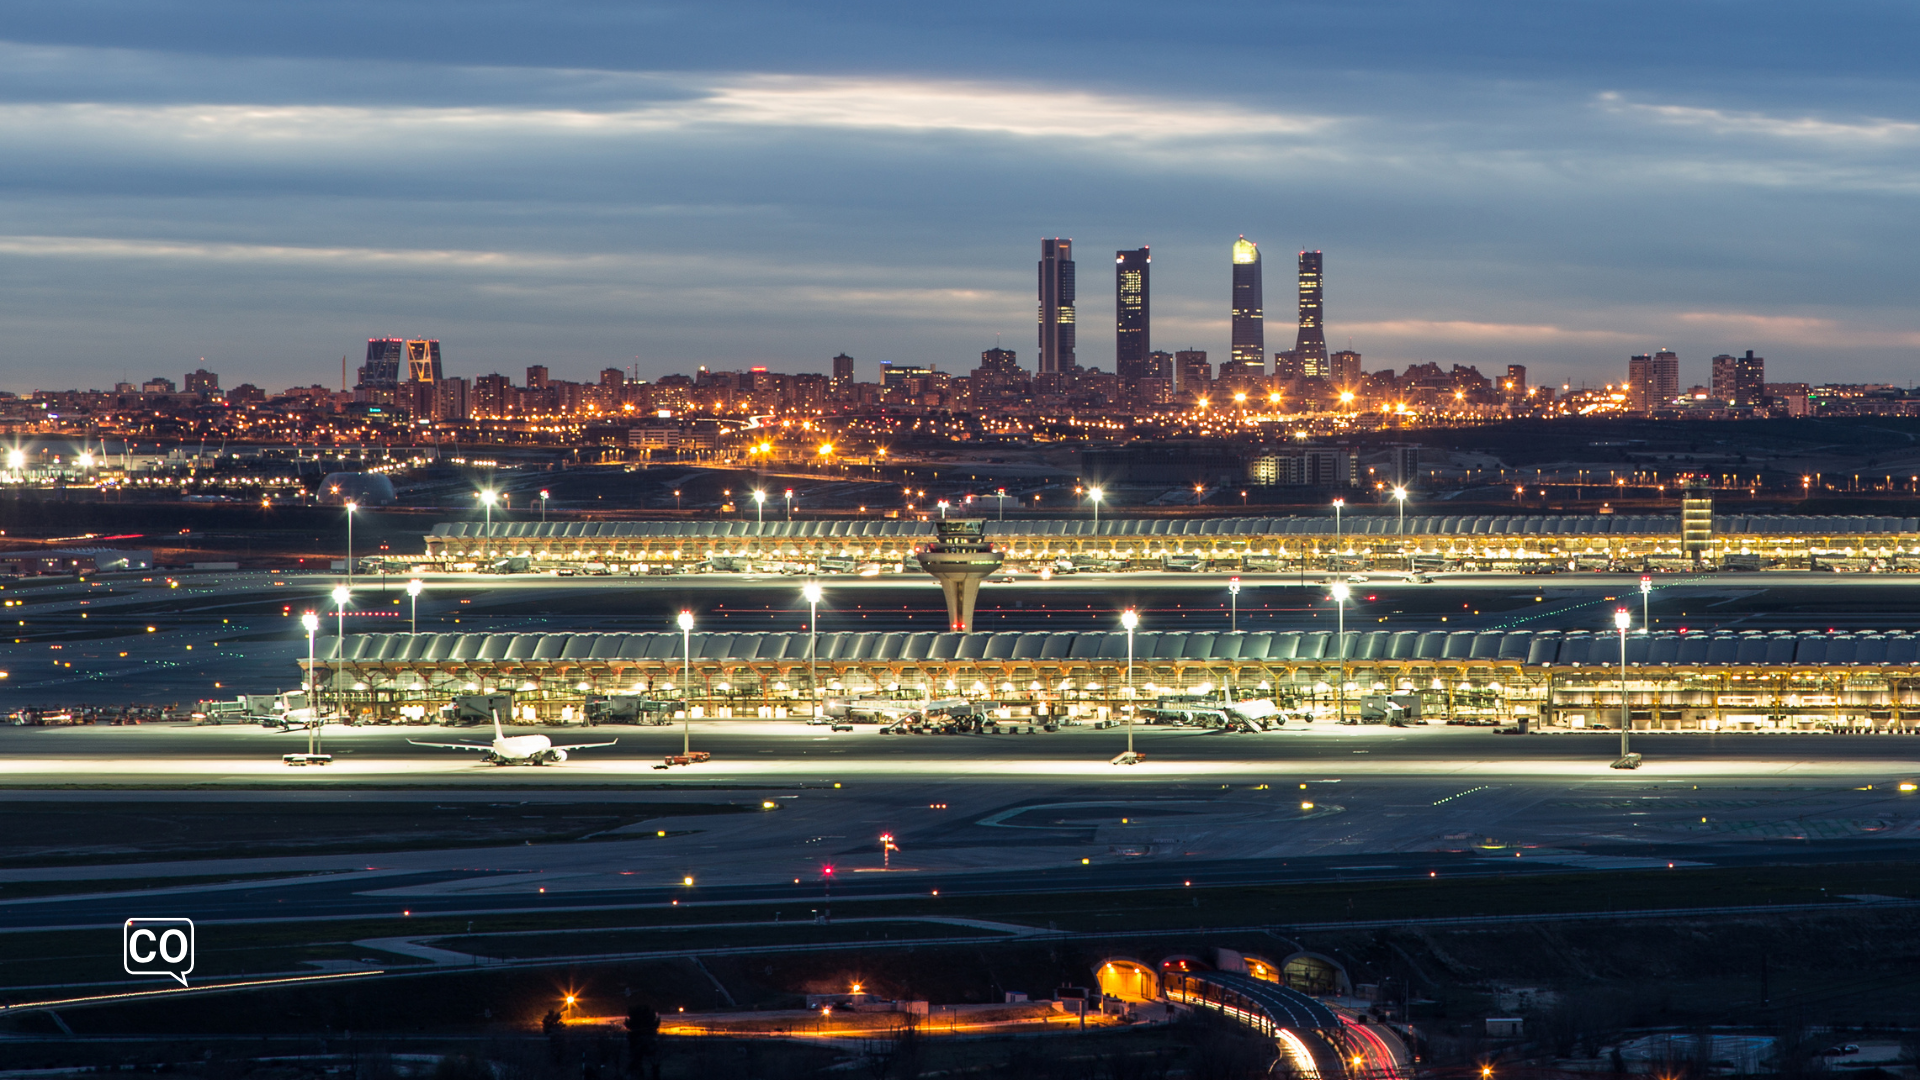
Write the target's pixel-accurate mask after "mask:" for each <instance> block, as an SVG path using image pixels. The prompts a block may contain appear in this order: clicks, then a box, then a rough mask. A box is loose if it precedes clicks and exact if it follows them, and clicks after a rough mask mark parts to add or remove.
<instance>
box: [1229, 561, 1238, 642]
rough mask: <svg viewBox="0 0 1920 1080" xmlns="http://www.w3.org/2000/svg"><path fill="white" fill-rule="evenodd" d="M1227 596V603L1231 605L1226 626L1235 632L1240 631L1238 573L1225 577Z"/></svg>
mask: <svg viewBox="0 0 1920 1080" xmlns="http://www.w3.org/2000/svg"><path fill="white" fill-rule="evenodd" d="M1227 597H1228V603H1230V604H1232V605H1233V607H1232V614H1231V615H1230V616H1229V618H1230V619H1231V622H1229V623H1228V628H1229V629H1231V630H1232V631H1233V632H1234V633H1236V634H1237V633H1239V632H1240V576H1239V575H1238V574H1235V575H1234V576H1233V577H1230V578H1228V579H1227Z"/></svg>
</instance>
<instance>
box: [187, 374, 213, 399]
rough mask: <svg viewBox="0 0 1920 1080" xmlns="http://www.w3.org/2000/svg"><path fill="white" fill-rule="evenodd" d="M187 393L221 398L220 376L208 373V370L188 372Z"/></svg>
mask: <svg viewBox="0 0 1920 1080" xmlns="http://www.w3.org/2000/svg"><path fill="white" fill-rule="evenodd" d="M187 393H189V394H205V395H207V396H208V397H219V396H220V376H218V375H216V374H214V373H213V372H211V371H208V370H207V369H206V368H200V369H199V370H197V371H189V372H187Z"/></svg>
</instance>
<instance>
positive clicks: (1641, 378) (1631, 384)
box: [1626, 353, 1654, 412]
mask: <svg viewBox="0 0 1920 1080" xmlns="http://www.w3.org/2000/svg"><path fill="white" fill-rule="evenodd" d="M1626 391H1627V409H1628V410H1629V411H1631V412H1647V411H1649V410H1651V409H1652V408H1653V404H1652V403H1653V400H1654V398H1653V357H1651V356H1648V355H1646V354H1644V353H1642V354H1641V355H1639V356H1632V357H1628V358H1627V382H1626Z"/></svg>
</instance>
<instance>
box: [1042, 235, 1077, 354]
mask: <svg viewBox="0 0 1920 1080" xmlns="http://www.w3.org/2000/svg"><path fill="white" fill-rule="evenodd" d="M1077 366H1078V365H1077V364H1076V363H1075V362H1074V358H1073V241H1072V240H1063V239H1060V238H1059V237H1055V238H1053V239H1050V240H1042V241H1040V374H1041V375H1043V376H1045V375H1065V374H1067V373H1069V372H1071V371H1073V369H1074V368H1075V367H1077Z"/></svg>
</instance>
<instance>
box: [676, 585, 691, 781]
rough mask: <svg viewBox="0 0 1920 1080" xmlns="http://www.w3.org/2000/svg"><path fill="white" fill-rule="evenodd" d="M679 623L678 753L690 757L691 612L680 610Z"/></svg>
mask: <svg viewBox="0 0 1920 1080" xmlns="http://www.w3.org/2000/svg"><path fill="white" fill-rule="evenodd" d="M679 622H680V655H681V658H682V660H681V676H680V678H681V681H682V682H683V683H684V685H685V687H686V688H685V689H684V690H682V691H681V695H680V696H681V698H682V700H684V701H685V702H686V705H685V707H684V708H682V709H681V710H680V736H681V742H680V752H681V753H682V754H686V755H688V756H691V755H692V754H693V612H691V611H688V610H686V609H685V608H682V609H681V610H680V619H679Z"/></svg>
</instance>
